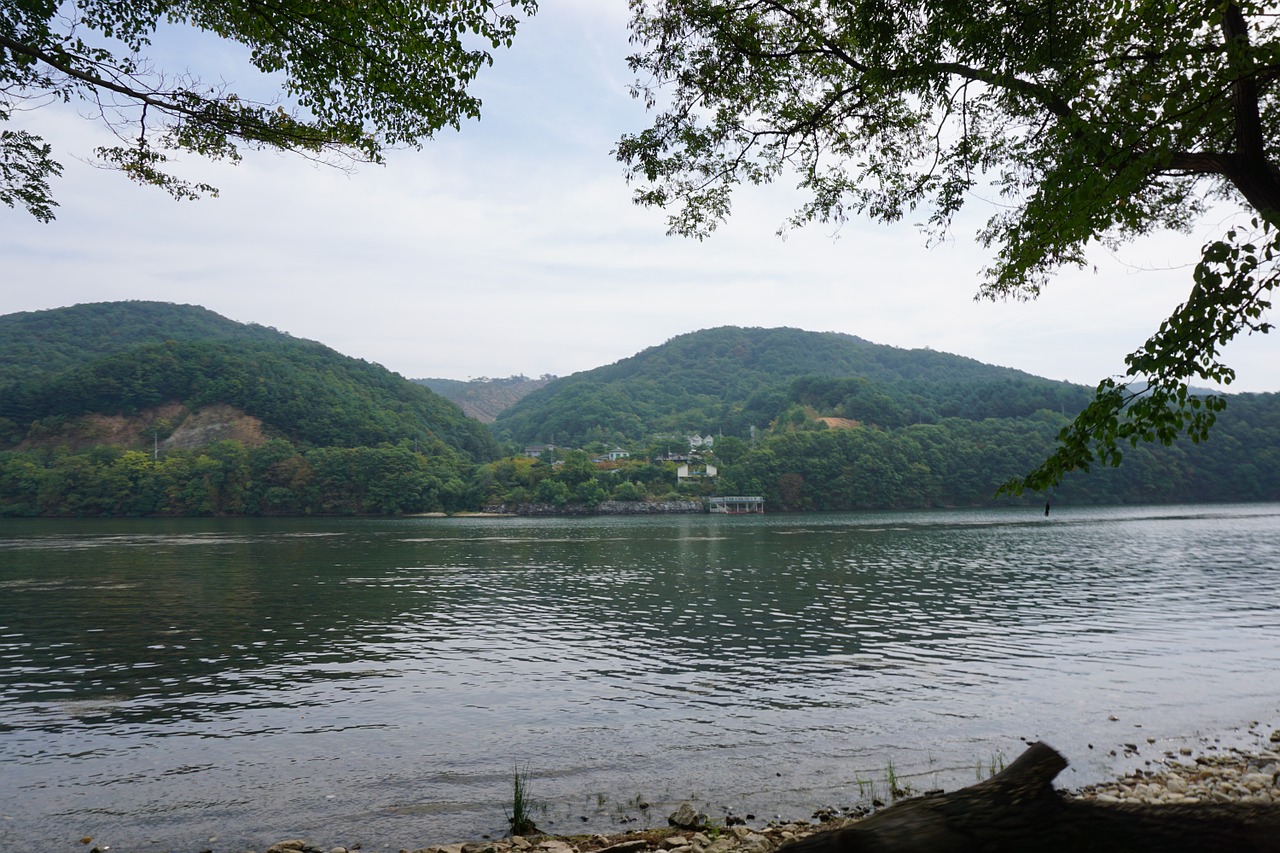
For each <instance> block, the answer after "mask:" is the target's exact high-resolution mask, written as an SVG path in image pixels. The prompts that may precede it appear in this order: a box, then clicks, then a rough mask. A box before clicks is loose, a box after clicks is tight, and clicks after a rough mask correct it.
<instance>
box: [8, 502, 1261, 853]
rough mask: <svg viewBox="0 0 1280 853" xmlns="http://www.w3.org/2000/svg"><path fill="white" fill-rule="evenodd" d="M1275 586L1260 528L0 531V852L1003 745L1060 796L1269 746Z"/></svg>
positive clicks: (816, 770) (963, 777) (808, 774)
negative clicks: (1028, 751) (1216, 751)
mask: <svg viewBox="0 0 1280 853" xmlns="http://www.w3.org/2000/svg"><path fill="white" fill-rule="evenodd" d="M1278 567H1280V505H1273V504H1263V505H1237V506H1208V507H1205V506H1180V507H1152V508H1123V509H1087V510H1071V509H1057V508H1055V510H1054V512H1053V514H1052V515H1051V516H1050V517H1048V518H1045V517H1043V515H1041V514H1040V513H1038V512H1035V511H1028V510H1007V511H1006V510H1001V511H935V512H914V513H862V514H833V515H766V516H756V517H742V516H737V517H725V516H671V517H659V518H625V519H614V518H606V519H537V520H528V519H404V520H369V519H359V520H346V519H341V520H338V519H307V520H133V521H13V520H10V521H0V768H2V770H0V847H3V849H6V850H71V849H76V848H79V845H78V844H77V841H78V839H79V838H81V837H82V836H85V835H89V836H93V838H94V843H96V844H104V845H110V846H111V847H112V848H113V849H115V850H142V851H150V850H172V851H191V853H194V851H197V850H201V849H206V848H210V849H214V850H216V851H223V850H236V849H244V848H246V847H250V848H254V849H262V848H265V847H266V846H268V845H269V844H270V843H272V842H274V841H277V840H280V839H282V838H288V837H297V836H305V837H310V838H313V839H315V840H317V841H318V842H319V843H321V844H323V845H325V846H329V845H332V844H352V843H355V842H357V841H358V842H361V843H362V844H363V846H364V848H365V849H366V850H375V849H391V850H396V849H399V848H401V847H408V848H410V849H413V848H416V847H420V846H425V845H427V844H431V843H444V842H450V841H458V840H465V839H472V838H477V837H479V836H481V835H482V834H484V833H490V834H494V835H498V834H501V833H502V831H503V829H504V828H505V813H504V807H506V806H507V804H508V803H509V798H510V792H511V782H512V775H513V772H514V768H516V767H517V766H519V767H521V768H527V770H528V772H529V774H530V776H531V781H530V786H531V795H532V798H533V799H534V800H535V801H536V802H538V803H539V804H540V805H541V810H539V811H538V812H536V813H535V818H536V819H537V820H538V822H539V823H540V824H541V825H542V826H543V828H544V829H548V830H551V831H556V832H562V833H571V832H582V831H618V830H620V829H623V828H628V827H634V826H640V825H644V824H662V823H664V821H665V816H666V815H667V814H668V813H669V812H670V811H672V810H674V808H675V806H676V805H678V804H679V803H680V802H681V801H682V800H690V801H692V802H694V803H695V804H696V805H699V806H700V807H701V808H703V809H704V810H706V811H707V812H708V813H710V814H712V815H713V816H721V815H723V814H725V810H726V809H733V810H734V811H735V812H736V813H738V814H746V813H752V814H755V815H756V816H757V819H758V820H763V819H765V818H769V817H773V816H774V815H776V814H781V815H782V816H783V817H788V818H797V817H807V816H808V815H809V813H810V812H812V811H813V809H815V808H817V807H820V806H826V805H836V806H839V805H849V804H851V803H853V802H856V801H857V800H858V799H859V792H860V787H861V791H862V793H866V792H867V791H868V789H869V786H870V785H872V784H877V785H878V786H879V788H878V792H879V793H880V794H881V795H882V796H883V794H884V791H885V788H886V787H887V786H886V784H885V777H886V776H887V770H888V766H889V764H890V763H892V765H893V768H894V772H895V773H896V775H897V776H899V777H901V778H905V779H906V780H907V781H908V782H909V783H910V784H911V785H912V786H913V787H914V788H915V789H916V790H923V789H928V788H933V787H946V788H954V787H958V786H960V785H965V784H970V783H972V782H973V781H974V780H975V778H977V776H978V774H979V769H978V766H977V765H979V764H982V765H990V764H992V763H996V762H998V761H999V760H1000V759H1001V757H1003V758H1004V759H1005V760H1012V758H1013V757H1015V756H1016V755H1017V754H1018V753H1019V752H1020V751H1021V749H1022V748H1023V745H1024V744H1023V740H1024V739H1028V740H1037V739H1043V740H1045V741H1047V742H1048V743H1050V744H1052V745H1053V746H1055V747H1057V748H1058V749H1059V750H1060V751H1061V752H1063V753H1064V754H1065V755H1066V756H1067V757H1068V759H1069V760H1070V761H1071V763H1072V766H1071V767H1070V768H1069V769H1068V770H1067V771H1065V772H1064V773H1063V774H1062V776H1060V777H1059V781H1060V783H1062V784H1064V785H1067V786H1071V787H1074V786H1077V785H1081V784H1085V783H1087V782H1090V781H1095V780H1097V779H1100V778H1102V777H1104V776H1106V775H1107V774H1108V773H1110V772H1113V771H1115V770H1117V769H1120V768H1122V767H1126V766H1130V765H1133V764H1135V763H1139V764H1140V763H1141V761H1143V760H1148V759H1150V758H1153V757H1154V756H1156V755H1158V754H1160V753H1161V752H1162V751H1164V750H1166V749H1171V748H1176V747H1177V746H1179V745H1181V744H1183V743H1185V742H1189V741H1193V740H1195V739H1196V738H1197V736H1208V737H1210V742H1211V741H1212V736H1215V735H1217V736H1221V737H1223V744H1224V745H1225V744H1226V743H1227V742H1228V741H1232V740H1242V741H1244V742H1249V739H1250V738H1251V737H1254V738H1256V735H1254V734H1251V733H1250V732H1249V731H1248V730H1247V728H1244V727H1247V725H1248V723H1250V722H1252V721H1255V720H1257V721H1261V722H1262V723H1263V727H1262V729H1260V730H1265V729H1266V727H1267V726H1277V725H1280V568H1278ZM1113 718H1114V719H1113ZM1224 733H1225V734H1224ZM1148 738H1152V739H1154V740H1155V743H1154V744H1149V743H1148V741H1147V739H1148ZM1126 743H1129V744H1133V745H1135V746H1137V747H1138V749H1139V754H1138V755H1137V756H1129V757H1127V758H1126V757H1125V755H1124V748H1123V746H1122V745H1123V744H1126ZM1090 745H1092V748H1090ZM1112 750H1115V751H1116V753H1117V754H1116V756H1114V757H1113V756H1112V754H1111V752H1112ZM859 783H861V786H860V784H859ZM642 801H643V802H647V803H649V804H650V806H649V809H648V810H645V809H642V808H640V807H639V805H638V803H639V802H642ZM583 818H585V820H583ZM632 819H635V820H636V823H626V821H630V820H632ZM210 839H215V840H212V841H211V840H210ZM80 849H83V848H80Z"/></svg>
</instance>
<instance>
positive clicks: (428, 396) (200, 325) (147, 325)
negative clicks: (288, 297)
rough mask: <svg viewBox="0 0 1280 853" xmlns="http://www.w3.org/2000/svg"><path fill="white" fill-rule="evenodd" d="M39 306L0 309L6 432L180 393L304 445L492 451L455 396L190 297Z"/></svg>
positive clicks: (127, 410) (177, 398)
mask: <svg viewBox="0 0 1280 853" xmlns="http://www.w3.org/2000/svg"><path fill="white" fill-rule="evenodd" d="M64 311H65V312H66V313H65V314H63V313H61V312H64ZM37 313H38V314H39V315H41V316H38V317H35V319H32V315H17V317H18V319H17V320H13V319H11V318H0V335H4V334H5V333H6V332H7V333H8V334H9V335H10V336H12V335H13V334H14V333H15V332H17V333H18V334H19V336H18V337H16V338H15V337H4V340H5V341H6V346H5V348H4V353H3V355H4V357H5V358H6V359H7V361H3V362H0V364H2V365H3V367H4V369H5V371H6V375H9V376H17V377H21V378H19V379H16V380H14V379H11V380H10V381H9V382H7V383H4V384H0V419H6V420H7V421H8V429H7V430H6V432H8V433H9V435H10V438H11V439H14V438H15V437H16V438H23V437H25V436H26V435H27V434H28V433H29V431H30V430H31V428H32V427H33V425H34V424H36V423H37V422H40V428H41V429H42V430H44V431H46V432H47V431H48V430H49V429H51V428H53V426H54V425H56V423H57V422H58V420H59V419H62V420H65V419H68V418H75V417H79V416H84V415H89V414H108V415H111V414H124V415H129V414H134V413H137V412H140V411H142V410H145V409H155V408H156V407H159V406H162V405H163V404H167V403H173V402H178V403H181V404H183V406H184V407H185V408H186V409H187V410H188V411H192V412H194V411H197V410H199V409H202V408H206V407H210V406H216V405H223V406H231V407H234V408H235V409H237V410H239V411H242V412H244V413H246V414H247V415H248V416H251V417H253V418H256V419H258V420H260V421H261V422H262V424H263V428H264V430H265V431H266V432H267V433H268V434H270V435H274V436H277V437H283V438H286V439H288V440H290V441H292V442H295V443H301V444H303V445H307V446H316V447H320V446H328V447H362V446H375V445H379V444H395V443H400V442H432V441H440V442H443V444H445V445H447V446H449V447H451V448H453V449H456V450H460V451H463V452H464V453H465V454H467V455H468V456H470V457H471V458H473V459H477V460H483V459H489V458H492V457H493V455H494V454H495V452H496V448H495V445H494V443H493V440H492V437H491V436H490V435H489V433H488V431H487V430H486V429H485V428H484V427H483V426H481V425H480V424H477V423H476V422H474V421H472V420H470V419H468V418H467V417H466V416H465V415H463V413H462V411H461V410H460V409H459V408H458V407H457V406H455V405H454V404H453V403H450V402H449V401H447V400H445V399H443V398H442V397H440V396H439V395H437V394H435V393H433V392H431V391H430V390H428V389H426V388H424V387H422V386H420V385H417V384H415V383H413V382H410V381H408V380H407V379H404V378H403V377H401V376H399V375H397V374H395V373H392V372H391V371H389V370H387V369H386V368H384V367H381V366H380V365H376V364H371V363H369V362H366V361H362V360H359V359H354V358H350V357H348V356H344V355H342V354H340V353H338V352H336V351H335V350H332V349H330V348H329V347H326V346H324V345H322V344H319V343H315V342H313V341H305V340H300V339H297V338H293V337H290V336H288V335H285V334H283V333H280V332H277V331H275V330H271V329H266V328H264V327H261V326H245V325H243V324H239V323H233V322H232V321H230V320H226V319H225V318H222V317H219V316H218V315H216V314H213V313H212V312H209V311H206V310H205V309H203V308H197V307H194V306H180V305H162V304H160V303H103V304H99V305H97V306H76V307H75V308H70V309H57V310H55V311H47V312H37ZM103 317H106V318H109V319H110V321H112V322H116V323H118V324H119V325H120V328H121V329H122V332H121V334H120V335H119V336H118V338H117V339H116V340H114V341H112V340H109V339H108V338H107V337H105V336H103V335H102V334H101V329H102V325H103V322H104V320H103ZM46 332H48V333H49V335H50V337H49V338H48V339H45V338H43V337H41V336H40V335H42V334H44V333H46ZM204 335H208V336H209V337H202V336H204ZM157 339H158V340H157ZM24 353H25V355H24ZM54 364H57V365H62V366H63V367H62V369H61V370H58V371H54V370H53V369H52V368H51V365H54ZM50 419H52V425H51V423H50Z"/></svg>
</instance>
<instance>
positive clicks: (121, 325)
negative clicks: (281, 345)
mask: <svg viewBox="0 0 1280 853" xmlns="http://www.w3.org/2000/svg"><path fill="white" fill-rule="evenodd" d="M289 337H290V336H289V335H286V334H284V333H283V332H279V331H276V330H275V329H270V328H267V327H266V326H259V325H256V324H247V323H237V322H236V321H235V320H229V319H227V318H226V317H223V316H222V315H220V314H215V313H214V312H212V311H210V310H209V309H207V308H201V307H200V306H198V305H176V304H173V303H169V302H145V301H134V300H131V301H127V302H90V303H84V304H81V305H72V306H70V307H67V308H54V309H51V310H48V311H24V312H19V313H16V314H6V315H4V316H0V385H3V384H4V383H6V382H12V381H14V380H17V379H31V378H34V377H36V376H52V375H56V374H58V373H61V372H63V371H64V370H68V369H69V368H72V367H77V366H80V365H84V364H87V363H89V362H90V361H93V360H94V359H96V358H100V357H102V356H105V355H111V354H113V353H118V352H121V351H123V350H126V349H129V348H131V347H135V346H138V345H139V344H148V343H163V342H164V341H166V340H172V341H231V340H234V341H258V342H265V341H276V340H280V339H281V338H289Z"/></svg>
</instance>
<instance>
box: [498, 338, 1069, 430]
mask: <svg viewBox="0 0 1280 853" xmlns="http://www.w3.org/2000/svg"><path fill="white" fill-rule="evenodd" d="M1089 396H1090V394H1089V391H1088V389H1086V388H1084V387H1083V386H1078V385H1072V384H1070V383H1066V382H1054V381H1051V380H1047V379H1042V378H1040V377H1036V376H1033V375H1031V374H1029V373H1025V372H1023V371H1019V370H1013V369H1010V368H1005V367H995V366H992V365H989V364H983V363H981V362H979V361H976V360H974V359H971V358H964V357H962V356H957V355H950V354H948V353H942V352H935V351H933V350H927V349H926V350H919V349H917V350H908V349H900V348H897V347H890V346H883V345H879V344H873V343H870V342H869V341H866V340H863V339H862V338H858V337H854V336H852V335H845V334H838V333H834V332H806V331H801V330H798V329H787V328H778V329H761V328H746V329H744V328H738V327H732V326H726V327H722V328H716V329H708V330H705V331H700V332H693V333H691V334H687V335H681V336H679V337H676V338H672V339H671V340H669V341H667V342H666V343H665V344H662V345H661V346H656V347H651V348H649V349H646V350H644V351H642V352H640V353H638V354H636V355H634V356H632V357H631V358H626V359H623V360H621V361H618V362H616V363H614V364H611V365H608V366H605V367H600V368H596V369H595V370H588V371H584V372H582V373H576V374H574V375H572V376H567V377H564V378H562V379H557V380H554V381H552V382H550V383H548V384H547V385H546V386H545V387H544V388H542V389H540V390H537V391H534V392H533V393H531V394H529V395H528V396H527V397H525V398H524V399H523V400H521V401H520V402H518V403H517V404H516V405H514V406H512V407H511V408H510V409H507V410H506V411H504V412H502V413H501V414H499V415H498V417H497V419H496V421H495V424H494V428H495V431H496V432H497V433H498V434H499V436H501V437H503V438H507V439H510V440H513V441H517V442H555V443H557V444H561V445H569V446H575V445H581V444H584V443H587V442H589V441H604V442H613V441H639V440H643V439H645V438H647V437H649V436H652V435H654V434H659V433H687V432H698V433H713V434H721V435H737V436H746V435H748V434H749V433H750V432H751V429H752V428H753V427H755V428H757V429H766V428H768V427H769V426H770V424H773V423H775V422H776V421H777V420H778V419H779V418H781V417H783V416H785V415H787V414H788V411H789V410H790V409H791V408H792V407H793V406H796V405H801V406H809V407H812V408H813V409H815V410H819V411H820V413H821V414H823V415H830V416H833V417H837V418H843V419H848V420H853V421H857V422H859V423H865V424H868V425H875V426H881V427H898V426H904V425H906V424H912V423H934V422H937V421H938V420H940V419H943V418H950V417H960V418H992V417H994V418H1006V417H1023V416H1029V415H1031V414H1033V413H1035V412H1036V411H1039V410H1049V411H1055V412H1074V411H1076V410H1078V409H1079V408H1080V407H1081V406H1083V405H1084V404H1085V402H1086V401H1087V400H1088V399H1089Z"/></svg>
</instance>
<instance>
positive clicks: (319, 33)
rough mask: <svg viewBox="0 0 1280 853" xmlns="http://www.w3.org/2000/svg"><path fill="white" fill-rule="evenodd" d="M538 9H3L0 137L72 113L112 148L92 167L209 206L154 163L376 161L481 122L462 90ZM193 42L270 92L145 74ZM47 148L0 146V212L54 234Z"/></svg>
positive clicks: (26, 143)
mask: <svg viewBox="0 0 1280 853" xmlns="http://www.w3.org/2000/svg"><path fill="white" fill-rule="evenodd" d="M536 9H537V2H536V0H448V2H433V3H421V2H413V0H386V2H381V3H337V2H334V3H314V2H305V0H256V1H255V2H252V3H233V2H220V0H160V2H147V1H146V0H133V2H124V3H121V2H108V0H78V2H75V3H57V2H54V0H15V2H7V3H5V4H3V6H0V122H9V121H12V120H13V119H14V117H15V115H19V114H21V113H22V111H24V110H28V109H31V108H34V107H38V106H43V105H46V104H48V103H50V102H51V101H70V100H72V99H79V100H80V101H82V102H83V103H84V104H87V109H88V112H89V115H90V117H91V118H93V119H95V120H97V121H99V122H101V123H102V124H104V125H105V126H107V127H108V128H109V129H110V130H111V131H112V132H113V133H114V134H115V135H116V136H117V137H118V138H119V140H120V144H119V145H114V146H104V147H100V148H98V149H97V150H96V154H97V156H98V158H99V159H100V160H101V161H103V162H104V163H106V164H109V165H112V166H114V167H116V168H119V169H121V170H122V171H123V172H124V173H125V174H126V175H128V176H129V177H131V178H133V179H134V180H136V181H139V182H141V183H145V184H154V185H157V186H160V187H162V188H164V189H165V190H167V191H168V192H170V193H171V194H172V195H173V196H175V197H177V198H195V197H197V196H199V195H201V194H203V193H216V189H215V188H214V187H211V186H209V185H208V184H203V183H191V182H189V181H186V180H183V179H181V178H179V177H177V176H175V175H173V174H171V173H170V172H169V171H168V166H167V156H166V154H165V153H164V152H165V151H175V150H181V151H188V152H192V153H196V154H200V155H203V156H206V157H210V158H213V159H226V160H232V161H235V160H238V159H239V158H240V156H241V155H240V148H241V147H249V148H271V149H279V150H284V151H293V152H299V153H302V154H304V155H306V156H311V157H321V158H324V157H327V156H329V155H337V156H340V157H354V158H360V159H365V160H369V161H373V162H378V161H380V160H381V157H382V152H383V150H384V149H385V148H386V147H388V146H396V145H417V144H420V142H421V141H422V140H423V139H425V138H429V137H431V136H432V134H434V133H435V132H436V131H438V130H440V129H442V128H444V127H446V126H450V127H454V128H458V127H459V126H460V124H461V121H462V120H463V119H466V118H475V117H477V116H478V115H479V110H480V100H479V99H478V98H476V97H475V96H474V95H471V94H468V92H467V87H468V86H469V85H470V84H471V82H472V81H473V80H474V79H475V77H476V74H477V73H478V72H479V70H480V69H481V68H483V67H484V66H486V65H488V64H490V63H491V62H492V56H491V54H490V52H489V50H490V49H492V50H496V49H498V48H499V47H502V46H504V45H506V46H509V45H510V44H511V40H512V37H513V36H514V34H515V30H516V26H517V23H518V20H519V19H518V15H519V14H520V13H524V14H533V13H534V12H535V11H536ZM183 27H187V28H193V29H195V30H201V31H204V32H208V33H211V34H213V35H216V36H218V37H220V38H222V39H226V40H228V41H231V42H236V43H239V44H241V45H243V46H245V47H246V48H248V49H249V61H250V63H251V64H252V65H253V67H254V68H255V69H257V71H260V72H262V73H263V74H267V75H273V77H274V78H277V79H278V83H273V84H269V85H272V86H277V85H278V88H279V91H278V92H277V93H276V94H275V96H274V97H270V98H268V99H266V100H261V99H259V98H257V97H256V96H254V95H253V94H252V93H237V92H234V91H232V90H231V89H230V88H229V87H228V86H227V85H226V84H225V83H221V82H219V83H209V82H204V81H201V80H200V79H198V78H196V77H194V76H192V74H191V73H190V72H187V71H182V72H179V73H174V72H171V71H167V70H165V69H163V68H160V67H158V66H157V65H156V64H155V63H154V62H153V61H152V60H151V59H150V58H149V57H148V55H147V53H148V48H150V47H151V45H152V40H153V38H156V39H166V40H173V39H179V38H180V37H181V32H182V31H181V28H183ZM61 171H62V166H61V165H60V164H59V163H58V162H57V160H55V159H54V157H53V149H52V146H51V145H49V144H48V143H47V142H45V141H44V140H43V139H42V138H41V137H39V136H37V135H35V134H33V133H30V132H29V131H26V130H22V129H16V130H11V129H7V128H6V129H4V130H0V201H3V202H4V203H5V204H7V205H9V206H10V207H16V206H18V205H22V206H23V207H25V208H26V209H27V210H28V211H29V212H30V213H31V214H32V215H34V216H35V217H36V218H38V219H41V220H43V221H49V220H51V219H53V208H54V207H55V206H56V202H54V201H53V198H52V195H51V192H50V187H49V178H51V177H56V176H57V175H58V174H59V173H60V172H61Z"/></svg>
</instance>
